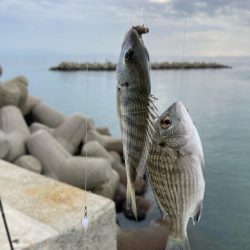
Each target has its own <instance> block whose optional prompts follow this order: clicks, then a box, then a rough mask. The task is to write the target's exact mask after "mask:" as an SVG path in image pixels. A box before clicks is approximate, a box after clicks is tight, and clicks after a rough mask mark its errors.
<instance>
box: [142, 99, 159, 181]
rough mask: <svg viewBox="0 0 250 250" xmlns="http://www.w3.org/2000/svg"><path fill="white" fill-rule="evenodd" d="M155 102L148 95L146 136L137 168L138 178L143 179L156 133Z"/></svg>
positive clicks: (156, 115)
mask: <svg viewBox="0 0 250 250" xmlns="http://www.w3.org/2000/svg"><path fill="white" fill-rule="evenodd" d="M155 100H157V99H156V98H155V97H154V96H152V95H149V97H148V108H147V113H148V119H147V124H146V126H147V127H146V136H145V140H144V145H143V150H142V154H141V158H140V162H139V166H138V168H137V175H138V177H139V178H143V176H144V174H145V171H146V168H147V159H148V155H149V153H150V150H151V148H152V145H153V142H154V136H155V133H156V126H155V119H156V117H158V114H157V108H156V106H155V104H154V101H155Z"/></svg>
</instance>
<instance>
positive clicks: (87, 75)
mask: <svg viewBox="0 0 250 250" xmlns="http://www.w3.org/2000/svg"><path fill="white" fill-rule="evenodd" d="M88 35H89V30H88V25H87V26H86V31H85V42H86V44H85V49H86V48H87V45H88V43H87V38H88ZM86 51H88V50H87V49H86ZM85 60H86V61H87V62H86V79H85V80H86V92H85V102H86V103H85V105H86V109H88V93H89V89H88V84H89V62H88V56H87V52H86V55H85ZM87 141H88V118H87V117H86V124H85V140H84V143H87ZM85 157H88V149H87V147H86V149H85ZM87 176H88V165H86V166H85V169H84V191H85V192H84V215H83V219H82V227H83V228H84V249H85V250H87V230H88V225H89V220H88V205H87V195H88V194H87V193H88V191H87V183H88V177H87Z"/></svg>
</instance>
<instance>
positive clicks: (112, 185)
mask: <svg viewBox="0 0 250 250" xmlns="http://www.w3.org/2000/svg"><path fill="white" fill-rule="evenodd" d="M118 184H119V175H118V173H116V171H114V170H112V171H111V174H110V175H109V180H108V181H107V182H106V183H104V184H102V185H101V186H99V187H97V188H95V189H94V190H93V192H94V193H96V194H100V195H102V196H104V197H106V198H109V199H111V200H113V199H114V196H115V191H116V189H117V186H118Z"/></svg>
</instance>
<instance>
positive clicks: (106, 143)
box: [84, 129, 123, 154]
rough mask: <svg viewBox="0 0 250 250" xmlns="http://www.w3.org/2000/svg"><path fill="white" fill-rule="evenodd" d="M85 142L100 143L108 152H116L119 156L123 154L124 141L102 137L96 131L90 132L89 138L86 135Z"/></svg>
mask: <svg viewBox="0 0 250 250" xmlns="http://www.w3.org/2000/svg"><path fill="white" fill-rule="evenodd" d="M84 141H85V143H86V142H89V141H98V142H99V143H100V144H101V145H102V146H103V147H104V148H106V149H107V150H108V151H115V152H118V153H119V154H122V153H123V148H122V141H121V140H120V139H116V138H113V137H111V136H107V135H102V134H100V133H98V132H97V131H96V130H94V129H91V130H89V131H88V133H87V136H86V135H85V137H84Z"/></svg>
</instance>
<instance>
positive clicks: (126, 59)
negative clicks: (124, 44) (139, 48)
mask: <svg viewBox="0 0 250 250" xmlns="http://www.w3.org/2000/svg"><path fill="white" fill-rule="evenodd" d="M133 54H134V51H133V50H132V49H129V50H128V51H127V52H126V53H125V61H128V60H130V59H131V58H132V57H133Z"/></svg>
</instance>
